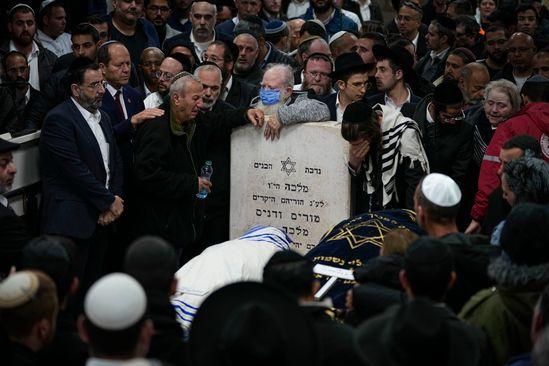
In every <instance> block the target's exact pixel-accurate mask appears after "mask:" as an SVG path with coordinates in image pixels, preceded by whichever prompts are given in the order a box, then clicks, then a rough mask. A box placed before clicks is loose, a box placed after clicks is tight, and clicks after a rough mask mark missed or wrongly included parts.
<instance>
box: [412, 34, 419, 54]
mask: <svg viewBox="0 0 549 366" xmlns="http://www.w3.org/2000/svg"><path fill="white" fill-rule="evenodd" d="M418 40H419V30H418V31H417V34H416V38H414V40H413V41H412V43H413V44H414V48H415V50H416V51H417V41H418Z"/></svg>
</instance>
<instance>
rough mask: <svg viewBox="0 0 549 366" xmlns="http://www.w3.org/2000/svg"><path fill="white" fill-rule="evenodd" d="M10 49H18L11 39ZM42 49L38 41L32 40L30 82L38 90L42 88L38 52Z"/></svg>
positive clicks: (28, 58) (29, 56)
mask: <svg viewBox="0 0 549 366" xmlns="http://www.w3.org/2000/svg"><path fill="white" fill-rule="evenodd" d="M10 51H18V50H17V48H15V44H14V43H13V41H10ZM39 53H40V50H39V49H38V45H37V44H36V42H34V41H33V42H32V50H31V53H30V54H29V55H28V56H27V62H28V63H29V84H30V85H31V86H32V87H33V88H34V89H36V90H38V91H39V90H40V73H39V70H38V54H39Z"/></svg>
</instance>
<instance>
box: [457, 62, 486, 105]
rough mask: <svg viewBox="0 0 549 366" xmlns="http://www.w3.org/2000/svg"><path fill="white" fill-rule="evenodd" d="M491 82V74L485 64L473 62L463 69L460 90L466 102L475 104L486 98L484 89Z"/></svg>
mask: <svg viewBox="0 0 549 366" xmlns="http://www.w3.org/2000/svg"><path fill="white" fill-rule="evenodd" d="M489 82H490V73H489V72H488V69H487V68H486V66H484V65H483V64H480V63H478V62H471V63H469V64H467V65H465V66H464V67H463V69H461V74H460V78H459V88H460V89H461V91H462V93H463V96H464V98H465V101H466V102H467V103H474V102H476V101H479V100H481V99H482V98H483V97H484V88H485V87H486V84H488V83H489Z"/></svg>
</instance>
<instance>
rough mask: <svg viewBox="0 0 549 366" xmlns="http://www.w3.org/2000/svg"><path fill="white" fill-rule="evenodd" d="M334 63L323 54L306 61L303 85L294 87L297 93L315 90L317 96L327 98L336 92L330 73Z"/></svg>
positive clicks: (312, 56)
mask: <svg viewBox="0 0 549 366" xmlns="http://www.w3.org/2000/svg"><path fill="white" fill-rule="evenodd" d="M332 69H333V62H332V59H331V58H330V57H329V56H326V55H325V54H323V53H315V54H312V55H311V56H309V58H308V59H307V61H305V68H304V69H303V83H302V84H298V85H295V86H294V90H295V91H308V90H313V91H314V92H315V94H316V95H319V96H327V95H329V94H331V93H333V92H334V90H333V89H332V79H331V78H330V73H331V72H332Z"/></svg>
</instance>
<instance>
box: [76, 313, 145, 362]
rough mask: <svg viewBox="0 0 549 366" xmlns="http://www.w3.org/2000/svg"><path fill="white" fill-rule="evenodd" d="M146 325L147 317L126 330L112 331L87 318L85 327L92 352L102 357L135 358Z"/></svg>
mask: <svg viewBox="0 0 549 366" xmlns="http://www.w3.org/2000/svg"><path fill="white" fill-rule="evenodd" d="M144 323H145V317H143V318H141V319H140V320H138V321H137V322H136V323H135V324H134V325H132V326H130V327H128V328H126V329H122V330H118V331H110V330H105V329H101V328H99V327H97V326H95V325H94V324H93V323H92V322H91V321H90V320H89V319H88V318H86V319H85V321H84V327H85V328H86V331H87V333H88V337H89V340H90V341H89V345H90V350H91V351H92V352H93V353H94V354H95V355H97V356H102V357H105V356H111V357H112V356H117V357H133V356H134V352H135V349H136V347H137V342H138V341H139V334H140V333H141V329H142V327H143V324H144Z"/></svg>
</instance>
